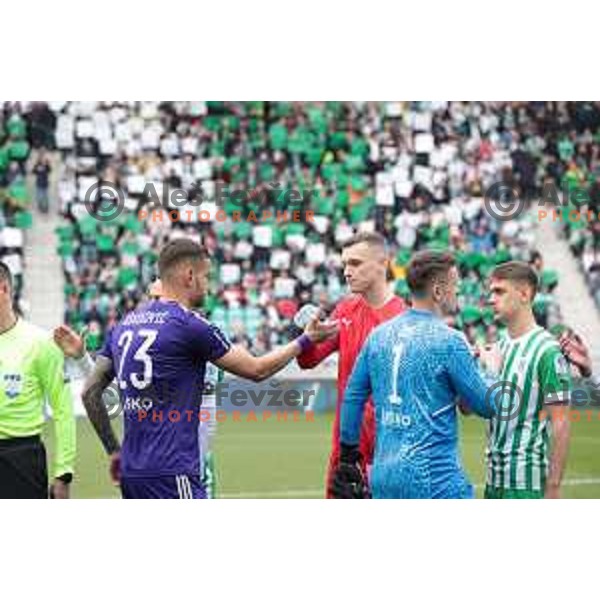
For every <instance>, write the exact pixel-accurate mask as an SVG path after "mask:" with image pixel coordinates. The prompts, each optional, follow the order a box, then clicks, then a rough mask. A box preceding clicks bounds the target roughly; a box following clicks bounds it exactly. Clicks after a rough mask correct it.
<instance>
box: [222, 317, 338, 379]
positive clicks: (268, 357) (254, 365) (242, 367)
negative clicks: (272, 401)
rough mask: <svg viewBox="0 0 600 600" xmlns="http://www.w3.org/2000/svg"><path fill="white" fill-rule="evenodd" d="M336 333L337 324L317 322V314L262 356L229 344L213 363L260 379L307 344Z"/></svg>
mask: <svg viewBox="0 0 600 600" xmlns="http://www.w3.org/2000/svg"><path fill="white" fill-rule="evenodd" d="M333 335H337V324H333V323H327V322H320V321H319V319H318V317H316V318H315V319H313V320H312V321H311V322H310V323H309V325H308V326H307V327H306V330H305V332H304V333H303V334H302V335H301V336H300V337H299V338H297V339H295V340H294V341H292V342H290V343H289V344H286V345H285V346H282V347H280V348H276V349H275V350H273V351H272V352H269V353H268V354H265V355H264V356H253V355H252V354H250V352H248V350H246V349H245V348H243V347H242V346H233V347H232V348H231V349H230V350H229V351H228V352H226V353H225V354H224V355H223V356H221V357H220V358H218V359H216V360H214V361H213V362H214V363H215V364H216V365H217V366H218V367H219V368H221V369H223V370H225V371H228V372H229V373H233V374H234V375H238V376H240V377H244V378H245V379H251V380H252V381H263V380H264V379H267V378H268V377H271V376H272V375H274V374H275V373H277V372H279V371H281V369H283V368H284V367H285V366H286V365H287V364H288V363H289V362H290V361H291V360H292V359H293V358H295V357H296V356H298V355H299V354H300V353H301V352H302V351H303V350H304V349H306V347H307V346H309V345H311V344H313V343H315V342H318V341H321V340H325V339H327V338H329V337H331V336H333Z"/></svg>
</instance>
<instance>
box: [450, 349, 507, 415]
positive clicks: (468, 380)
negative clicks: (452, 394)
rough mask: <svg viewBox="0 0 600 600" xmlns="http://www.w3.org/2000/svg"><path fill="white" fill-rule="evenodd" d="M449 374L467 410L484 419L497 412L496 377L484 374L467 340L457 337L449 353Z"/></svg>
mask: <svg viewBox="0 0 600 600" xmlns="http://www.w3.org/2000/svg"><path fill="white" fill-rule="evenodd" d="M448 376H449V378H450V382H451V384H452V387H453V388H454V390H455V391H456V393H457V395H458V396H459V397H460V399H461V401H462V402H463V403H464V409H465V412H471V411H472V412H475V413H476V414H478V415H479V416H480V417H483V418H484V419H489V418H491V417H492V416H493V415H494V413H495V404H494V397H493V396H494V390H493V389H492V386H493V385H494V383H496V381H495V379H494V378H492V377H491V376H489V375H487V374H482V372H481V371H480V370H479V367H478V365H477V361H476V359H475V357H474V356H473V354H472V353H471V351H470V349H469V346H468V345H467V342H466V341H465V340H464V339H463V338H462V337H455V338H453V341H452V342H451V348H450V349H449V353H448Z"/></svg>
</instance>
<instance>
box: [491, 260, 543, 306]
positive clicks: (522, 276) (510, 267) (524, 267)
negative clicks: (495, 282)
mask: <svg viewBox="0 0 600 600" xmlns="http://www.w3.org/2000/svg"><path fill="white" fill-rule="evenodd" d="M490 279H502V280H504V281H512V282H516V283H525V284H527V285H528V286H529V287H530V289H531V292H532V297H533V296H535V294H536V292H537V290H538V285H539V278H538V275H537V273H536V271H535V269H534V268H533V267H532V266H531V265H529V264H527V263H526V262H523V261H520V260H511V261H509V262H505V263H501V264H499V265H498V266H497V267H496V268H495V269H494V270H493V271H492V273H491V274H490Z"/></svg>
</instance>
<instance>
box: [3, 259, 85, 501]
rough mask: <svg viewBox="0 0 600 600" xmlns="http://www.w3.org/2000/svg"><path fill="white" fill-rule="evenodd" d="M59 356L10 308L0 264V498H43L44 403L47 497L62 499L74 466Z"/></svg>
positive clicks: (8, 284) (6, 274)
mask: <svg viewBox="0 0 600 600" xmlns="http://www.w3.org/2000/svg"><path fill="white" fill-rule="evenodd" d="M63 363H64V356H63V353H62V351H61V350H60V348H59V347H58V346H57V345H56V344H55V343H54V341H53V340H52V338H51V336H50V334H49V333H47V332H45V331H44V330H43V329H40V328H39V327H36V326H35V325H33V324H31V323H28V322H27V321H24V320H23V319H22V318H20V317H18V316H17V315H16V314H15V311H14V309H13V282H12V277H11V273H10V270H9V269H8V267H7V266H6V265H5V264H4V263H2V262H0V498H2V499H6V498H48V471H47V467H46V451H45V448H44V444H43V443H42V440H41V432H42V427H43V424H44V406H45V402H46V400H47V401H48V402H49V404H50V407H51V408H52V417H53V420H54V432H55V436H54V437H55V453H54V454H55V455H54V461H53V466H52V486H51V496H52V497H55V498H68V497H69V485H70V483H71V481H72V479H73V469H74V463H75V433H76V430H75V417H74V414H73V399H72V396H71V392H70V390H69V386H68V385H67V383H66V382H65V379H64V369H63Z"/></svg>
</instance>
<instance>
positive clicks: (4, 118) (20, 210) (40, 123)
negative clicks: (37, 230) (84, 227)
mask: <svg viewBox="0 0 600 600" xmlns="http://www.w3.org/2000/svg"><path fill="white" fill-rule="evenodd" d="M48 119H50V121H48ZM53 139H54V122H53V113H52V111H50V109H49V108H48V106H47V105H45V104H44V103H19V102H6V101H3V102H0V258H1V259H2V261H3V262H5V263H6V264H7V265H8V266H9V268H10V270H11V272H12V274H13V276H14V279H15V303H16V306H17V307H18V308H19V309H22V291H23V277H24V243H25V238H24V230H26V229H29V228H30V227H31V226H32V223H33V220H32V215H31V212H30V210H29V209H30V205H31V194H30V188H29V186H28V184H27V178H28V176H29V175H33V176H34V178H35V186H34V189H35V196H36V201H37V203H38V206H40V208H41V209H42V210H47V206H48V204H47V203H48V189H49V174H50V163H49V160H48V157H47V155H46V154H45V153H44V152H43V151H42V152H36V156H35V160H30V158H31V150H32V149H34V150H39V149H42V148H48V149H51V148H52V144H53Z"/></svg>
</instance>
